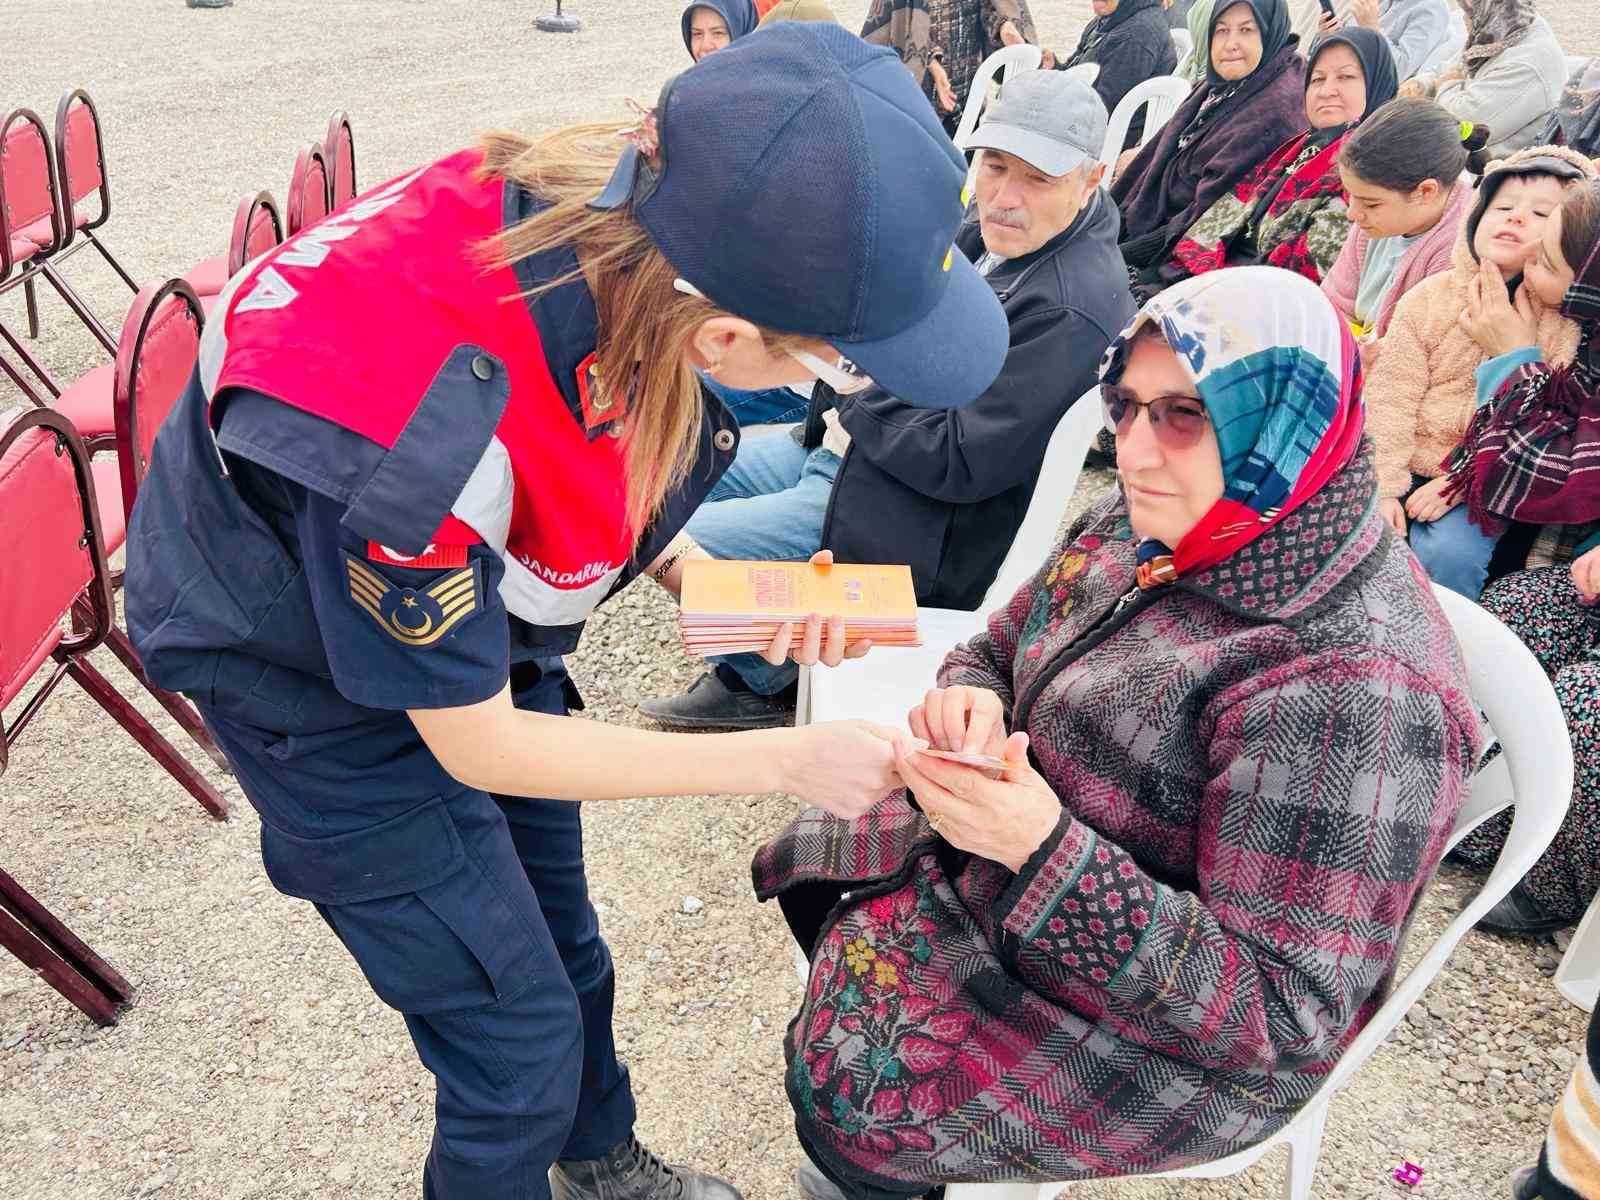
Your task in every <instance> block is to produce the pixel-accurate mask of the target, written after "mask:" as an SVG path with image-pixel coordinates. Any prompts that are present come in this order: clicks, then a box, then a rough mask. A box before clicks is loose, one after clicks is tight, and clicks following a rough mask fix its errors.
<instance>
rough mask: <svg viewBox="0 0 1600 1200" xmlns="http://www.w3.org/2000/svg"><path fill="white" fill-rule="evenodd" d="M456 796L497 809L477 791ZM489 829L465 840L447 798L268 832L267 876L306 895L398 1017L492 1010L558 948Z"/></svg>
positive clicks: (523, 879) (511, 859)
mask: <svg viewBox="0 0 1600 1200" xmlns="http://www.w3.org/2000/svg"><path fill="white" fill-rule="evenodd" d="M457 800H458V802H460V803H466V804H473V803H482V804H492V803H493V801H491V800H489V798H488V797H487V796H483V795H482V794H481V793H478V794H476V795H472V794H469V795H467V796H463V797H458V798H457ZM499 828H500V830H501V833H502V836H503V839H504V844H503V845H501V844H500V839H497V838H496V837H495V836H494V835H493V832H492V828H491V831H490V832H489V833H488V834H487V835H486V837H477V836H474V837H473V838H471V839H470V840H464V839H463V838H462V836H461V833H460V832H459V831H458V829H457V827H456V823H455V822H454V821H453V820H452V819H451V816H450V813H449V811H448V808H447V805H446V802H445V801H444V800H442V799H440V800H433V801H430V802H429V803H427V804H424V805H422V806H420V807H419V808H417V809H414V810H412V811H411V812H409V813H406V814H403V815H402V816H399V817H396V818H394V819H393V820H390V821H386V822H383V823H382V824H380V825H376V826H373V827H371V828H369V829H364V830H360V831H357V832H355V833H349V834H341V835H338V836H335V837H330V838H299V837H294V836H292V835H289V834H285V833H283V832H281V831H277V830H269V829H266V828H263V831H262V839H261V840H262V851H263V858H264V859H265V861H266V864H267V874H268V876H269V877H270V878H271V879H272V882H273V884H274V885H275V886H277V888H278V889H279V890H280V891H282V892H285V893H287V894H289V895H291V896H298V897H300V898H301V899H305V900H310V901H312V902H313V903H315V904H316V905H317V908H318V911H320V912H321V913H322V916H323V918H324V919H325V920H326V921H327V922H328V924H329V925H330V926H331V927H332V928H333V930H334V932H335V933H337V934H338V935H339V938H340V940H341V941H342V942H343V943H344V944H345V947H346V948H347V949H348V950H349V951H350V953H351V955H352V956H353V957H354V958H355V960H356V962H357V963H358V964H359V965H360V967H361V970H362V973H363V974H364V975H366V977H367V981H368V983H370V984H371V985H372V990H373V991H374V992H376V993H377V994H378V997H379V999H381V1000H382V1001H383V1002H384V1003H385V1004H388V1005H389V1006H390V1007H391V1008H394V1009H397V1010H398V1011H400V1012H403V1013H416V1014H434V1013H445V1012H465V1011H471V1010H474V1009H485V1008H491V1007H493V1006H495V1005H497V1004H500V1003H503V1002H505V1001H508V1000H511V999H513V998H515V997H516V996H518V995H520V994H521V993H522V992H523V991H525V990H526V989H527V988H528V987H529V986H530V985H532V984H533V983H534V982H535V980H536V979H537V978H538V977H539V976H540V975H541V974H542V970H541V963H543V962H545V961H546V960H547V959H549V958H551V957H552V956H553V955H554V950H553V948H552V946H551V943H550V938H549V935H548V932H547V931H546V930H545V928H544V921H543V917H542V915H541V914H540V912H539V907H538V900H537V898H536V897H535V895H534V893H533V889H532V886H531V885H530V884H529V883H528V880H527V876H526V875H525V874H524V873H523V871H522V869H521V864H520V863H519V862H518V860H517V858H516V854H515V852H514V851H513V850H512V849H511V845H510V837H509V834H505V833H504V827H503V824H502V825H500V827H499Z"/></svg>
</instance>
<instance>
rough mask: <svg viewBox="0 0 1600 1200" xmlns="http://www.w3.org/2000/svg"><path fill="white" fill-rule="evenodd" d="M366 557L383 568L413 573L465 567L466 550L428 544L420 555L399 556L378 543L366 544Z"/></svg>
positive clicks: (446, 544) (393, 550)
mask: <svg viewBox="0 0 1600 1200" xmlns="http://www.w3.org/2000/svg"><path fill="white" fill-rule="evenodd" d="M367 557H368V558H370V559H371V560H372V561H373V562H375V563H378V564H380V565H381V566H385V567H410V568H411V569H412V570H415V571H436V570H440V569H442V568H444V567H464V566H466V565H467V548H466V547H465V546H461V545H452V544H450V543H444V544H440V543H438V542H429V543H428V544H427V545H426V546H425V547H423V550H422V553H421V554H401V553H400V552H399V551H398V550H395V549H392V548H391V547H389V546H385V545H383V544H382V543H380V542H368V543H367Z"/></svg>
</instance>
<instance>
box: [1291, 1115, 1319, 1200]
mask: <svg viewBox="0 0 1600 1200" xmlns="http://www.w3.org/2000/svg"><path fill="white" fill-rule="evenodd" d="M1327 1124H1328V1103H1327V1101H1326V1100H1324V1101H1323V1102H1322V1103H1320V1104H1317V1103H1315V1102H1313V1107H1312V1110H1311V1111H1310V1112H1308V1113H1306V1114H1305V1115H1304V1116H1303V1117H1301V1118H1300V1120H1299V1121H1297V1122H1296V1123H1295V1128H1294V1130H1293V1131H1292V1132H1291V1133H1290V1134H1289V1137H1288V1142H1289V1170H1288V1173H1287V1174H1286V1175H1285V1176H1284V1181H1283V1195H1284V1200H1311V1185H1312V1184H1313V1183H1315V1182H1316V1177H1317V1159H1318V1157H1319V1156H1320V1155H1321V1154H1322V1132H1323V1130H1324V1129H1325V1128H1326V1127H1327Z"/></svg>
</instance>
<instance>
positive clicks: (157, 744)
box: [67, 657, 228, 821]
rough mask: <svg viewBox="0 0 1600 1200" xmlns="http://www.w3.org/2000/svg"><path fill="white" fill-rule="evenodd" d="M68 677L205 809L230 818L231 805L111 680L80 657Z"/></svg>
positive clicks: (70, 665) (72, 660) (69, 664)
mask: <svg viewBox="0 0 1600 1200" xmlns="http://www.w3.org/2000/svg"><path fill="white" fill-rule="evenodd" d="M67 674H69V675H71V676H72V678H73V679H75V680H77V681H78V686H79V687H81V688H83V690H84V691H86V692H88V693H89V695H91V696H93V697H94V699H95V702H96V703H97V704H99V705H100V707H101V708H103V709H105V710H106V712H108V713H110V714H111V717H112V719H113V720H115V721H116V722H117V724H118V725H121V726H122V727H123V728H124V729H126V730H127V731H128V733H129V735H130V736H131V737H132V738H133V740H134V741H136V742H138V743H139V745H141V746H143V747H144V748H145V751H146V752H147V753H148V754H149V755H150V757H151V758H153V759H155V760H156V761H157V762H158V763H160V764H161V765H162V766H163V767H165V768H166V771H167V774H168V775H171V776H172V777H173V778H174V779H176V780H177V781H178V782H179V783H181V784H182V785H183V787H184V790H186V791H187V792H188V793H189V794H190V795H191V796H193V797H194V798H195V799H196V800H198V801H199V802H200V806H201V807H202V808H204V809H205V810H206V811H207V812H208V813H210V814H211V815H212V816H213V817H215V818H216V819H217V820H219V821H225V820H227V819H228V802H227V801H226V800H224V799H223V798H222V796H221V795H219V794H218V792H217V790H216V789H215V788H214V787H212V786H211V785H210V784H209V783H207V782H206V778H205V776H204V775H202V774H200V772H199V771H197V770H195V768H194V765H193V764H192V763H190V762H189V761H188V759H186V758H184V757H183V755H181V754H179V753H178V752H177V750H175V749H173V746H172V743H171V742H169V741H167V739H166V738H164V737H162V736H161V734H160V733H159V732H158V731H157V729H156V727H155V726H154V725H152V724H150V722H149V721H147V720H145V718H144V715H143V714H142V713H141V712H140V711H139V710H138V709H136V708H135V707H134V706H133V705H132V704H130V703H129V702H128V699H127V697H125V696H124V695H122V693H121V692H119V691H117V689H116V688H114V687H112V686H111V682H110V680H108V679H107V678H106V677H105V676H104V675H102V674H100V672H99V671H97V670H95V669H94V668H93V667H92V666H90V665H89V664H88V663H87V662H86V661H84V660H83V659H81V658H70V657H69V658H68V660H67Z"/></svg>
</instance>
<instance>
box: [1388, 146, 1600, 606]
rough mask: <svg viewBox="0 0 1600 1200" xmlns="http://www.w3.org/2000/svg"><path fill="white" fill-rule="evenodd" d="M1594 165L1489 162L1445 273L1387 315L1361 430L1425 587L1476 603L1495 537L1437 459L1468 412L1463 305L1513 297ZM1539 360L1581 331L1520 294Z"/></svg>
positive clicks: (1535, 154) (1573, 159) (1561, 158)
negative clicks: (1493, 293) (1554, 220)
mask: <svg viewBox="0 0 1600 1200" xmlns="http://www.w3.org/2000/svg"><path fill="white" fill-rule="evenodd" d="M1595 177H1596V171H1595V167H1594V164H1593V163H1592V162H1590V161H1589V160H1588V159H1586V158H1584V157H1583V156H1582V155H1580V154H1575V153H1573V152H1572V151H1570V150H1566V149H1563V148H1561V147H1557V146H1545V147H1539V148H1535V149H1531V150H1524V151H1521V152H1520V153H1518V154H1514V155H1512V156H1511V157H1510V158H1508V159H1505V160H1504V161H1501V162H1497V163H1493V164H1491V165H1490V167H1489V170H1488V172H1487V173H1486V174H1485V175H1484V177H1483V183H1482V184H1481V185H1480V187H1479V189H1478V202H1477V204H1476V206H1475V207H1474V208H1473V210H1472V212H1471V213H1470V214H1469V215H1468V217H1467V223H1466V226H1465V228H1464V231H1463V234H1462V237H1461V238H1460V239H1459V240H1458V241H1457V243H1456V247H1455V255H1454V265H1453V266H1452V268H1451V270H1449V271H1448V272H1445V273H1443V274H1440V275H1435V276H1433V277H1432V278H1431V279H1427V280H1424V281H1423V282H1422V283H1420V284H1418V285H1417V286H1416V287H1415V288H1413V289H1412V290H1411V291H1410V292H1408V293H1407V294H1406V297H1405V298H1404V299H1403V300H1402V301H1400V304H1399V306H1398V307H1397V308H1396V310H1395V313H1394V318H1393V320H1392V322H1391V323H1390V326H1389V332H1388V334H1387V335H1386V336H1385V337H1384V339H1383V349H1382V353H1381V354H1380V356H1379V358H1378V360H1377V363H1376V364H1375V365H1374V366H1373V368H1372V374H1371V377H1370V378H1369V379H1368V381H1367V428H1368V429H1369V430H1370V431H1371V433H1372V437H1373V440H1374V441H1375V442H1376V443H1377V463H1378V495H1379V498H1380V501H1381V503H1382V506H1383V512H1384V515H1385V517H1386V518H1387V519H1388V520H1389V523H1390V524H1391V525H1393V526H1394V528H1395V530H1396V531H1397V532H1399V533H1407V531H1408V530H1407V518H1409V519H1410V522H1411V524H1410V528H1409V538H1410V541H1411V548H1412V550H1413V551H1415V552H1416V555H1417V557H1418V558H1419V559H1421V560H1422V565H1423V566H1424V567H1425V568H1427V571H1428V574H1429V575H1430V576H1432V577H1433V579H1434V580H1436V581H1437V582H1439V583H1441V584H1443V585H1444V586H1445V587H1448V588H1450V589H1451V590H1452V591H1457V592H1460V593H1461V594H1462V595H1464V596H1467V597H1469V598H1470V599H1477V596H1478V593H1479V592H1480V591H1482V590H1483V585H1484V582H1485V580H1486V579H1487V578H1488V571H1489V559H1490V556H1491V555H1492V554H1493V552H1494V543H1495V539H1494V538H1493V537H1492V536H1490V535H1489V534H1487V533H1485V532H1484V530H1483V529H1482V528H1480V527H1479V526H1477V525H1474V524H1472V523H1471V522H1469V521H1468V520H1467V514H1466V511H1465V510H1464V509H1460V508H1459V507H1458V504H1459V502H1458V501H1457V500H1453V499H1450V498H1448V497H1447V495H1446V492H1447V491H1448V489H1449V483H1450V481H1449V480H1448V479H1445V478H1442V476H1443V474H1444V466H1443V463H1444V460H1445V458H1446V457H1447V456H1448V455H1450V453H1451V452H1452V451H1453V450H1454V449H1455V448H1456V446H1457V444H1458V443H1459V442H1460V440H1461V437H1462V435H1463V434H1464V433H1466V431H1467V425H1468V423H1469V422H1470V421H1471V419H1472V415H1473V412H1474V410H1475V408H1476V393H1477V388H1476V383H1475V378H1474V376H1475V373H1476V372H1477V370H1478V368H1479V367H1480V366H1482V365H1483V362H1484V360H1485V359H1486V358H1488V357H1490V355H1487V354H1485V353H1484V350H1483V347H1482V346H1480V345H1479V344H1478V342H1477V341H1475V340H1474V339H1473V337H1472V336H1471V335H1470V334H1469V333H1468V332H1467V331H1466V330H1465V329H1464V328H1463V327H1462V325H1461V319H1462V314H1463V313H1464V312H1465V311H1466V309H1467V305H1468V302H1469V297H1471V296H1472V295H1473V293H1474V292H1475V291H1478V290H1481V289H1484V288H1490V289H1494V288H1498V289H1500V290H1501V291H1503V292H1505V293H1506V294H1508V295H1514V294H1516V292H1517V289H1518V287H1519V285H1520V284H1521V282H1522V272H1523V268H1524V267H1525V266H1526V264H1527V262H1528V259H1529V258H1530V256H1532V255H1533V254H1535V253H1537V251H1538V246H1539V239H1540V238H1541V237H1543V236H1544V230H1545V224H1546V222H1547V221H1548V220H1549V218H1550V214H1551V213H1552V212H1554V211H1555V210H1556V208H1557V207H1558V206H1559V205H1560V203H1561V198H1562V196H1563V194H1564V192H1565V189H1566V188H1567V187H1569V186H1571V184H1572V183H1573V182H1575V181H1577V180H1584V179H1594V178H1595ZM1518 307H1519V309H1521V310H1523V311H1524V312H1526V314H1527V316H1528V319H1529V320H1530V321H1531V322H1532V323H1533V327H1534V329H1535V331H1536V339H1535V340H1536V344H1537V345H1538V346H1539V348H1540V350H1541V352H1542V353H1543V355H1544V358H1545V361H1547V362H1550V363H1552V364H1556V363H1566V362H1570V361H1571V360H1572V354H1573V351H1574V350H1576V349H1577V345H1578V327H1577V326H1576V325H1575V324H1574V323H1573V322H1572V321H1570V320H1568V319H1567V318H1565V317H1563V316H1562V315H1561V314H1560V313H1559V312H1556V311H1554V310H1551V309H1546V308H1545V307H1543V306H1542V305H1540V304H1539V302H1538V301H1537V300H1536V299H1534V298H1533V297H1531V296H1529V295H1528V294H1527V293H1526V292H1524V293H1523V295H1522V297H1521V298H1519V300H1518Z"/></svg>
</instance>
